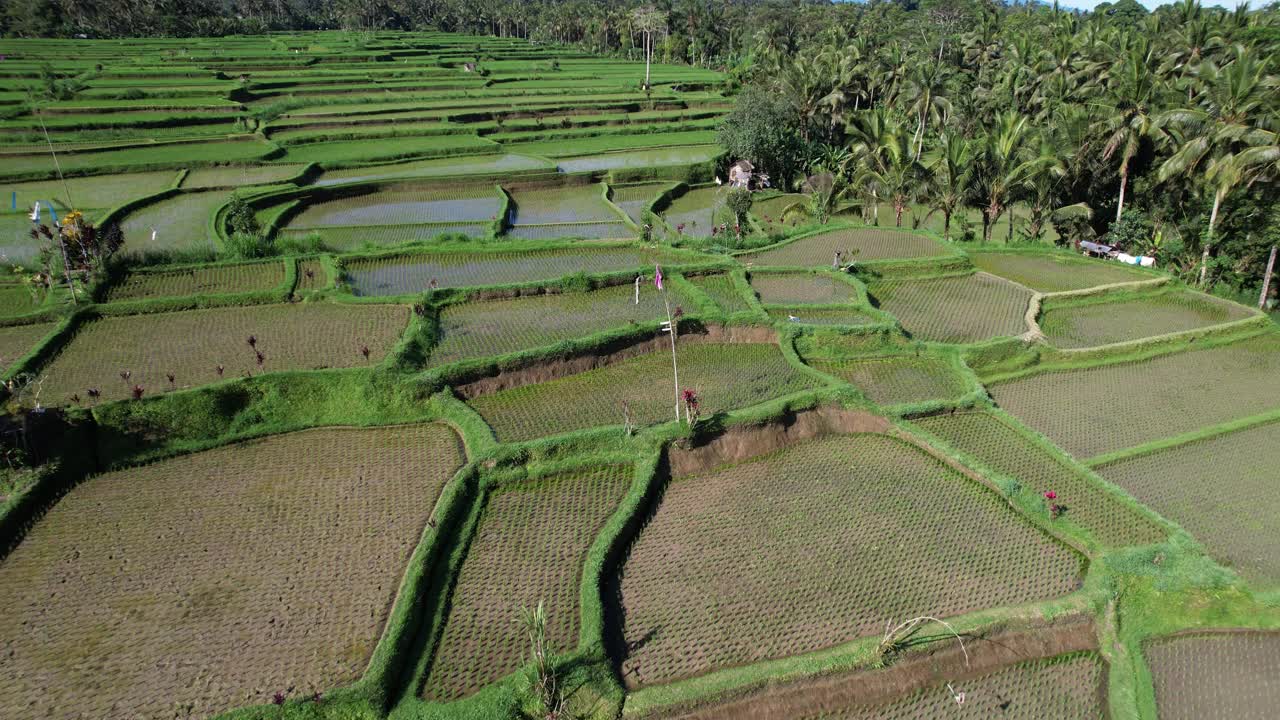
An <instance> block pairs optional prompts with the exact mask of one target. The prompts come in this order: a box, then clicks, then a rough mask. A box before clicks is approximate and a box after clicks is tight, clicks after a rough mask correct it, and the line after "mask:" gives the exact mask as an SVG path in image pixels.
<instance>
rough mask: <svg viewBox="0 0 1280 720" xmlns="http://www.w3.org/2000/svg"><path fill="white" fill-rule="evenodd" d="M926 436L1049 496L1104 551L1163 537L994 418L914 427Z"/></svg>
mask: <svg viewBox="0 0 1280 720" xmlns="http://www.w3.org/2000/svg"><path fill="white" fill-rule="evenodd" d="M913 422H915V424H917V425H919V426H920V427H921V428H923V429H924V430H925V431H926V432H929V433H932V434H934V435H936V436H938V437H939V438H940V439H942V441H943V442H945V443H947V444H948V445H950V446H952V447H954V448H955V449H956V450H959V451H960V452H962V453H965V454H966V455H969V456H971V457H973V458H974V459H976V460H978V461H979V462H981V463H982V464H984V465H986V466H987V467H989V468H990V469H992V470H994V471H996V472H998V473H1000V474H1002V475H1006V476H1008V477H1010V478H1013V479H1014V480H1016V481H1017V482H1018V483H1019V484H1020V485H1022V486H1023V487H1024V488H1025V489H1026V491H1027V492H1029V493H1032V494H1033V495H1035V496H1043V495H1044V493H1046V492H1049V491H1053V492H1054V493H1056V494H1057V495H1058V498H1057V503H1058V504H1059V505H1065V506H1066V508H1067V512H1066V515H1065V517H1067V518H1069V519H1070V520H1071V521H1073V522H1075V523H1078V524H1080V525H1082V526H1083V527H1085V528H1088V529H1089V530H1090V531H1092V532H1093V534H1094V535H1095V536H1096V537H1097V538H1098V540H1099V541H1100V542H1101V543H1103V544H1104V545H1107V546H1110V547H1120V546H1124V545H1147V544H1150V543H1156V542H1160V541H1161V540H1163V539H1164V537H1165V532H1164V531H1163V530H1161V529H1160V527H1159V526H1158V525H1156V523H1154V522H1152V521H1151V520H1149V519H1147V518H1145V517H1143V516H1142V515H1141V514H1139V513H1138V512H1137V511H1135V510H1131V509H1129V508H1127V507H1125V506H1124V505H1123V504H1122V503H1121V502H1119V501H1118V500H1116V499H1115V498H1114V497H1112V496H1111V495H1109V494H1107V493H1106V492H1104V491H1103V490H1102V489H1101V488H1100V487H1098V486H1097V485H1095V484H1094V483H1093V482H1091V481H1090V480H1089V479H1088V478H1087V477H1086V476H1085V475H1083V474H1082V473H1080V472H1079V471H1078V470H1075V469H1073V468H1072V467H1070V466H1069V465H1067V464H1065V463H1063V462H1061V461H1059V460H1058V459H1056V458H1054V457H1053V456H1052V455H1050V454H1049V453H1048V452H1047V451H1045V450H1043V449H1041V448H1038V447H1036V445H1035V444H1034V443H1032V442H1031V441H1030V440H1028V439H1027V438H1025V437H1023V436H1022V435H1021V434H1020V433H1019V432H1018V431H1016V430H1015V429H1013V428H1012V427H1010V426H1009V425H1006V424H1005V422H1004V421H1003V420H1001V419H1000V418H999V417H997V416H995V415H991V414H988V413H983V412H962V413H955V414H953V415H936V416H934V417H927V418H920V419H918V420H915V421H913Z"/></svg>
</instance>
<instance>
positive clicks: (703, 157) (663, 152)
mask: <svg viewBox="0 0 1280 720" xmlns="http://www.w3.org/2000/svg"><path fill="white" fill-rule="evenodd" d="M718 152H720V149H719V148H718V147H716V146H715V145H702V146H691V147H672V148H663V149H659V150H638V151H635V152H618V153H606V154H604V155H587V156H583V157H571V158H564V159H562V160H557V161H556V163H557V165H558V166H559V168H560V172H563V173H572V172H586V171H592V170H613V169H616V168H633V167H658V166H662V165H689V164H692V163H700V162H706V161H708V160H710V159H712V158H714V157H715V156H716V154H717V153H718Z"/></svg>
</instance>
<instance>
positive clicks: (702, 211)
mask: <svg viewBox="0 0 1280 720" xmlns="http://www.w3.org/2000/svg"><path fill="white" fill-rule="evenodd" d="M723 192H724V189H723V188H699V189H697V190H690V191H689V192H687V193H685V194H684V195H681V196H680V197H678V198H676V199H675V200H673V201H672V202H671V207H669V208H667V209H666V211H665V212H663V213H662V217H663V218H665V219H666V221H667V224H668V225H670V226H671V229H672V230H675V229H676V227H678V226H680V225H684V231H683V232H684V234H685V235H692V236H693V237H710V236H711V228H712V226H713V225H714V224H715V211H716V208H718V207H719V206H720V205H721V204H723V202H724V198H723V196H722V193H723Z"/></svg>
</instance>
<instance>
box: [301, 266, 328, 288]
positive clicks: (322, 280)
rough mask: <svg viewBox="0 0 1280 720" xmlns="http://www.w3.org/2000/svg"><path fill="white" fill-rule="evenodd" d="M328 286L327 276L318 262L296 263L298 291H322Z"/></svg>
mask: <svg viewBox="0 0 1280 720" xmlns="http://www.w3.org/2000/svg"><path fill="white" fill-rule="evenodd" d="M328 286H329V275H328V273H327V272H326V271H325V269H324V265H323V264H321V262H320V261H319V260H300V261H298V287H297V289H298V290H323V289H325V288H326V287H328Z"/></svg>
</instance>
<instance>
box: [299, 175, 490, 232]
mask: <svg viewBox="0 0 1280 720" xmlns="http://www.w3.org/2000/svg"><path fill="white" fill-rule="evenodd" d="M501 211H502V198H501V196H500V195H499V194H498V191H497V190H496V189H495V188H494V187H493V186H492V185H462V186H457V185H455V186H452V187H432V186H421V187H413V186H395V187H391V188H387V189H383V190H378V191H375V192H371V193H368V194H363V195H356V196H352V197H340V198H334V199H331V200H323V201H319V202H314V203H309V204H307V206H306V207H305V208H304V209H303V210H302V211H301V212H299V213H298V214H297V215H295V216H294V217H293V219H292V220H290V222H289V225H288V227H289V229H290V230H321V229H324V228H328V227H344V226H351V225H405V224H421V223H472V222H474V223H488V222H493V221H495V220H497V216H498V213H500V212H501Z"/></svg>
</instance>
